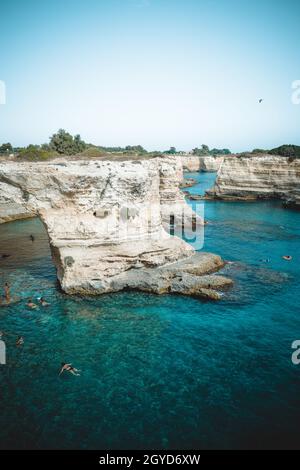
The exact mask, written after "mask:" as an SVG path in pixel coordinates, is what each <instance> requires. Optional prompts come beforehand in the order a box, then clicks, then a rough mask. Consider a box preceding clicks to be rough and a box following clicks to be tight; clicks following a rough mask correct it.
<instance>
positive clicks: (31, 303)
mask: <svg viewBox="0 0 300 470" xmlns="http://www.w3.org/2000/svg"><path fill="white" fill-rule="evenodd" d="M26 305H27V307H29V308H37V305H36V304H35V303H34V302H32V300H31V299H28V302H27V304H26Z"/></svg>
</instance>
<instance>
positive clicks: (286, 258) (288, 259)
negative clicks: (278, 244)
mask: <svg viewBox="0 0 300 470" xmlns="http://www.w3.org/2000/svg"><path fill="white" fill-rule="evenodd" d="M282 259H285V260H286V261H291V260H292V257H291V255H285V256H283V257H282Z"/></svg>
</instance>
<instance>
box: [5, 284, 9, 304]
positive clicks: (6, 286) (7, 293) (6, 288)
mask: <svg viewBox="0 0 300 470" xmlns="http://www.w3.org/2000/svg"><path fill="white" fill-rule="evenodd" d="M4 297H5V300H6V301H7V302H8V303H9V302H10V286H9V284H8V282H6V283H5V284H4Z"/></svg>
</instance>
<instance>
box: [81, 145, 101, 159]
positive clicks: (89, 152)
mask: <svg viewBox="0 0 300 470" xmlns="http://www.w3.org/2000/svg"><path fill="white" fill-rule="evenodd" d="M80 155H82V156H83V157H88V158H97V157H103V156H104V155H105V152H104V151H103V150H101V149H99V148H97V147H88V148H87V149H85V150H84V151H83V152H81V154H80Z"/></svg>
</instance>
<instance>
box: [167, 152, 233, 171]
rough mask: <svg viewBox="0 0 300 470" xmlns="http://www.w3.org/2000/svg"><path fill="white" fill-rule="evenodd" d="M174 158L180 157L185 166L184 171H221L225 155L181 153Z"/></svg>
mask: <svg viewBox="0 0 300 470" xmlns="http://www.w3.org/2000/svg"><path fill="white" fill-rule="evenodd" d="M174 158H180V159H181V162H182V166H183V171H189V172H193V171H207V172H215V171H219V168H220V166H221V164H222V162H223V159H224V157H223V156H218V155H206V156H202V157H201V156H197V155H189V154H187V155H181V156H180V157H178V156H175V157H174Z"/></svg>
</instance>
